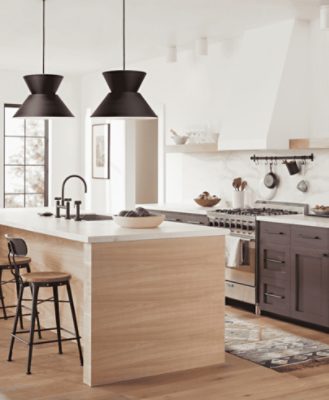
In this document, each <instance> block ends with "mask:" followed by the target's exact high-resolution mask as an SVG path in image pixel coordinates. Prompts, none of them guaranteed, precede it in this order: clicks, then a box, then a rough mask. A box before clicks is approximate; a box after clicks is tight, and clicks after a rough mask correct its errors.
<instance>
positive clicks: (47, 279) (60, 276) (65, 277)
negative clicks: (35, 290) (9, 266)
mask: <svg viewBox="0 0 329 400" xmlns="http://www.w3.org/2000/svg"><path fill="white" fill-rule="evenodd" d="M21 278H22V281H23V282H25V283H45V284H46V283H55V282H67V281H69V280H70V279H71V275H70V274H68V273H66V272H53V271H51V272H30V273H27V274H21Z"/></svg>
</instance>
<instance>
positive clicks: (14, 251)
mask: <svg viewBox="0 0 329 400" xmlns="http://www.w3.org/2000/svg"><path fill="white" fill-rule="evenodd" d="M8 240H9V242H8V247H9V256H8V257H9V259H10V261H11V263H12V264H13V265H15V256H18V255H20V254H17V249H16V248H15V247H16V246H15V241H17V240H19V241H23V243H24V244H25V242H24V240H23V239H21V238H15V239H13V238H10V239H8ZM25 246H26V244H25ZM15 268H16V267H15ZM59 286H66V290H67V295H68V300H59V298H58V287H59ZM26 287H30V289H31V292H32V314H31V326H30V329H29V330H19V331H18V330H17V325H18V320H19V318H20V314H21V312H20V310H21V308H22V302H23V301H24V299H23V294H24V289H25V288H26ZM41 287H51V288H53V297H50V298H48V299H45V300H40V299H39V298H38V294H39V289H40V288H41ZM45 302H53V303H54V309H55V320H56V327H52V328H40V326H38V329H35V322H36V320H37V321H38V310H37V307H38V305H39V304H42V303H45ZM59 303H68V304H70V308H71V314H72V320H73V325H74V330H75V332H74V333H73V332H70V331H68V330H67V329H64V328H62V327H61V324H60V313H59ZM53 330H56V332H57V339H53V340H42V341H41V340H39V341H37V342H35V341H34V333H35V332H42V331H53ZM62 331H65V332H67V333H69V334H71V335H73V337H70V338H62V335H61V332H62ZM22 333H29V340H28V341H26V340H24V339H22V338H21V337H19V336H18V335H19V334H22ZM15 339H17V340H19V341H20V342H23V343H25V344H26V345H28V346H29V350H28V362H27V371H26V373H27V374H28V375H30V374H31V366H32V353H33V346H34V345H40V344H48V343H56V342H57V343H58V353H59V354H63V349H62V342H65V341H71V340H76V341H77V345H78V351H79V357H80V364H81V366H83V354H82V347H81V341H80V339H81V336H80V334H79V328H78V323H77V318H76V313H75V307H74V302H73V296H72V291H71V286H70V282H69V281H60V282H33V283H28V282H23V280H22V279H21V277H20V290H19V298H18V303H17V308H16V315H15V319H14V326H13V331H12V333H11V341H10V347H9V354H8V361H12V356H13V349H14V343H15ZM39 339H40V336H39Z"/></svg>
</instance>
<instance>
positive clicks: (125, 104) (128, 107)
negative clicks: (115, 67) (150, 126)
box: [92, 71, 157, 118]
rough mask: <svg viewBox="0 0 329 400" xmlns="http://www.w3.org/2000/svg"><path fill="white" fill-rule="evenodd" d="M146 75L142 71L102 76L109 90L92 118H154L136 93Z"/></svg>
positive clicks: (106, 73) (111, 72) (148, 107)
mask: <svg viewBox="0 0 329 400" xmlns="http://www.w3.org/2000/svg"><path fill="white" fill-rule="evenodd" d="M145 75H146V73H145V72H142V71H108V72H103V76H104V78H105V80H106V82H107V84H108V86H109V88H110V89H111V92H110V93H109V94H108V95H107V96H106V97H105V99H104V100H103V101H102V103H101V104H100V105H99V106H98V108H97V109H96V110H95V112H94V113H93V114H92V117H112V118H113V117H114V118H115V117H116V118H127V117H128V118H156V117H157V116H156V114H155V113H154V111H153V110H152V109H151V107H150V106H149V105H148V104H147V102H146V101H145V99H144V98H143V96H142V95H141V94H140V93H138V92H137V91H138V89H139V87H140V85H141V84H142V82H143V80H144V78H145Z"/></svg>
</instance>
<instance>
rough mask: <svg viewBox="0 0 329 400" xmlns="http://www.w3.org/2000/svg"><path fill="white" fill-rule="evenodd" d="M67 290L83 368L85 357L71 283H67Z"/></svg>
mask: <svg viewBox="0 0 329 400" xmlns="http://www.w3.org/2000/svg"><path fill="white" fill-rule="evenodd" d="M66 289H67V295H68V298H69V303H70V307H71V314H72V319H73V325H74V330H75V336H76V337H77V345H78V350H79V357H80V365H81V366H83V355H82V348H81V341H80V335H79V328H78V323H77V316H76V314H75V307H74V302H73V296H72V291H71V286H70V282H67V283H66Z"/></svg>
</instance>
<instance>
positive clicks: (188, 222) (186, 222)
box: [185, 221, 202, 225]
mask: <svg viewBox="0 0 329 400" xmlns="http://www.w3.org/2000/svg"><path fill="white" fill-rule="evenodd" d="M185 224H193V225H201V224H202V222H200V221H185Z"/></svg>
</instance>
